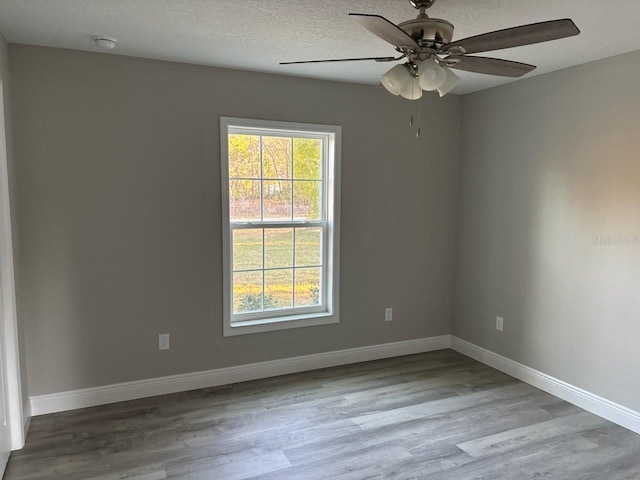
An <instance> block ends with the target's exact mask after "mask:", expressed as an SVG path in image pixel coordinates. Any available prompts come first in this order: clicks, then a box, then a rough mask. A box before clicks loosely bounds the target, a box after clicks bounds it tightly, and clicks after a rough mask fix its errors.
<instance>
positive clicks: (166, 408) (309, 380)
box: [4, 350, 640, 480]
mask: <svg viewBox="0 0 640 480" xmlns="http://www.w3.org/2000/svg"><path fill="white" fill-rule="evenodd" d="M4 478H5V479H6V480H18V479H30V480H35V479H47V480H56V479H64V480H74V479H100V480H107V479H109V480H115V479H137V480H161V479H165V478H180V479H189V480H196V479H207V480H240V479H252V480H258V479H260V480H316V479H332V480H333V479H340V480H364V479H394V480H409V479H442V480H449V479H451V480H471V479H485V480H489V479H490V480H494V479H501V480H503V479H513V480H523V479H530V478H545V479H571V480H621V479H627V480H629V479H640V435H636V434H634V433H632V432H630V431H628V430H625V429H624V428H622V427H618V426H616V425H614V424H612V423H610V422H607V421H605V420H603V419H601V418H599V417H596V416H595V415H592V414H590V413H587V412H585V411H583V410H581V409H579V408H577V407H575V406H573V405H570V404H568V403H566V402H563V401H562V400H559V399H557V398H555V397H553V396H551V395H548V394H546V393H544V392H542V391H540V390H537V389H536V388H533V387H530V386H528V385H526V384H524V383H522V382H519V381H517V380H515V379H513V378H511V377H509V376H507V375H504V374H502V373H500V372H498V371H496V370H494V369H492V368H489V367H487V366H484V365H482V364H480V363H478V362H476V361H474V360H471V359H469V358H467V357H465V356H463V355H460V354H458V353H455V352H453V351H451V350H443V351H439V352H432V353H426V354H420V355H411V356H407V357H400V358H395V359H387V360H379V361H374V362H367V363H361V364H357V365H349V366H344V367H337V368H330V369H325V370H317V371H313V372H306V373H301V374H295V375H288V376H283V377H277V378H271V379H266V380H259V381H253V382H247V383H242V384H236V385H230V386H225V387H218V388H209V389H204V390H196V391H192V392H187V393H180V394H174V395H165V396H161V397H155V398H150V399H143V400H135V401H131V402H123V403H119V404H113V405H107V406H102V407H95V408H88V409H83V410H76V411H73V412H66V413H59V414H54V415H46V416H40V417H36V418H34V419H33V421H32V423H31V428H30V430H29V435H28V437H27V445H26V447H25V448H24V449H23V450H21V451H19V452H14V453H13V454H12V455H11V458H10V461H9V465H8V469H7V472H6V474H5V477H4Z"/></svg>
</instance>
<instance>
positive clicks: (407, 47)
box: [281, 0, 580, 100]
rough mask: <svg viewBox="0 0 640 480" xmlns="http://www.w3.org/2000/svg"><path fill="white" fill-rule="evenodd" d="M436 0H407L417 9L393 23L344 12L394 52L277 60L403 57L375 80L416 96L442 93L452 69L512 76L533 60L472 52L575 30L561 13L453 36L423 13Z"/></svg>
mask: <svg viewBox="0 0 640 480" xmlns="http://www.w3.org/2000/svg"><path fill="white" fill-rule="evenodd" d="M435 2H436V0H409V3H411V5H412V6H413V7H414V8H416V9H418V10H419V11H420V13H419V14H418V16H417V17H416V18H415V19H413V20H408V21H406V22H402V23H399V24H398V25H395V24H394V23H392V22H390V21H389V20H387V19H386V18H384V17H381V16H379V15H370V14H362V13H350V14H349V15H350V16H352V17H353V18H354V19H355V20H356V21H357V22H358V23H359V24H360V25H362V26H363V27H364V28H365V29H367V30H368V31H369V32H371V33H373V34H374V35H376V36H378V37H380V38H381V39H382V40H385V41H386V42H388V43H390V44H391V45H393V46H394V48H395V49H396V51H397V52H398V54H399V56H398V57H366V58H344V59H331V60H311V61H299V62H282V63H281V65H291V64H298V63H323V62H351V61H363V60H373V61H376V62H391V61H397V60H403V59H406V60H405V63H404V64H403V65H396V66H394V67H393V68H391V69H390V70H389V71H387V72H386V73H385V74H384V75H382V78H381V79H380V81H381V83H382V85H383V86H384V87H385V88H386V89H387V90H388V91H389V92H390V93H392V94H393V95H400V96H402V97H404V98H408V99H411V100H418V99H419V98H421V97H422V91H423V90H424V91H436V90H437V91H438V94H439V95H440V96H441V97H443V96H444V95H446V94H447V93H449V92H451V90H453V89H454V88H455V86H456V84H457V83H458V81H459V80H460V77H458V76H457V75H456V74H455V73H454V72H452V71H451V69H456V70H463V71H467V72H474V73H482V74H485V75H498V76H504V77H512V78H517V77H521V76H523V75H526V74H527V73H529V72H531V71H532V70H534V69H535V68H536V67H535V65H528V64H526V63H520V62H514V61H511V60H502V59H499V58H489V57H478V56H474V55H471V54H474V53H482V52H489V51H492V50H502V49H505V48H513V47H520V46H524V45H532V44H535V43H541V42H548V41H551V40H559V39H561V38H567V37H571V36H574V35H578V34H579V33H580V30H579V29H578V27H577V26H576V25H575V23H573V21H572V20H571V19H568V18H565V19H560V20H551V21H548V22H540V23H533V24H530V25H522V26H519V27H512V28H507V29H504V30H497V31H495V32H489V33H485V34H481V35H476V36H473V37H468V38H465V39H462V40H456V41H452V40H453V31H454V26H453V24H451V23H450V22H448V21H446V20H443V19H440V18H431V17H429V16H428V15H427V13H426V11H427V9H429V8H430V7H431V6H433V4H434V3H435ZM398 67H399V68H398ZM416 87H417V88H416Z"/></svg>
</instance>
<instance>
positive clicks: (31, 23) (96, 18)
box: [0, 0, 640, 94]
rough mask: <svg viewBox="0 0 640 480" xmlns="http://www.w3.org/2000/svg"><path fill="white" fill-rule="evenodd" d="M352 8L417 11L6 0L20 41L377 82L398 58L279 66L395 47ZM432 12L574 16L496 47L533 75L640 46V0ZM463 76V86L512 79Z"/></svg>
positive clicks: (1, 6) (479, 0) (461, 31)
mask: <svg viewBox="0 0 640 480" xmlns="http://www.w3.org/2000/svg"><path fill="white" fill-rule="evenodd" d="M349 12H356V13H375V14H378V15H383V16H385V17H386V18H388V19H389V20H391V21H392V22H394V23H399V22H402V21H404V20H408V19H411V18H414V17H415V15H416V13H417V12H416V11H415V10H414V9H413V8H412V7H411V6H410V5H409V2H408V1H407V0H366V1H365V0H322V1H315V2H310V1H306V0H305V1H302V0H262V1H257V0H245V1H241V0H1V1H0V31H2V33H3V34H4V36H5V37H6V38H7V40H8V41H9V42H13V43H25V44H32V45H44V46H51V47H61V48H71V49H78V50H88V51H97V50H98V49H97V48H96V47H95V46H94V44H93V41H92V39H91V37H92V36H94V35H105V36H110V37H115V38H116V39H118V41H119V44H118V46H117V48H116V50H114V51H113V54H120V55H129V56H136V57H145V58H155V59H161V60H172V61H179V62H186V63H194V64H201V65H213V66H222V67H229V68H236V69H243V70H252V71H263V72H272V73H280V74H285V75H298V76H305V77H314V78H324V79H333V80H343V81H350V82H361V83H370V84H375V83H377V82H378V79H379V77H380V75H381V74H382V73H384V72H385V71H386V70H387V69H388V68H389V64H380V63H375V62H356V63H348V64H346V63H341V64H321V65H305V66H300V65H296V66H279V65H278V62H280V61H290V60H311V59H323V58H341V57H359V56H379V55H383V56H386V55H393V54H394V50H393V48H392V47H391V46H389V45H388V44H386V43H385V42H383V41H382V40H380V39H378V38H377V37H374V36H373V35H372V34H370V33H368V32H367V31H365V30H364V29H362V27H360V26H359V25H358V24H356V23H355V22H354V21H353V20H352V19H350V18H349V17H348V16H347V14H348V13H349ZM429 15H430V16H432V17H439V18H444V19H446V20H448V21H450V22H452V23H453V24H454V25H455V27H456V31H455V34H454V40H455V39H460V38H464V37H467V36H471V35H477V34H479V33H484V32H487V31H490V30H497V29H502V28H507V27H511V26H516V25H522V24H526V23H533V22H538V21H544V20H552V19H557V18H566V17H570V18H572V19H573V20H574V21H575V23H576V24H577V25H578V27H579V28H580V29H581V30H582V34H581V35H579V36H577V37H573V38H568V39H564V40H558V41H556V42H550V43H547V44H538V45H533V46H527V47H520V48H515V49H510V50H503V51H499V52H496V53H494V54H490V56H495V57H499V58H506V59H510V60H517V61H521V62H526V63H532V64H534V65H538V69H537V70H535V71H534V72H533V73H531V74H529V75H528V76H531V75H539V74H541V73H545V72H550V71H553V70H558V69H561V68H565V67H568V66H572V65H577V64H581V63H586V62H589V61H593V60H597V59H599V58H603V57H608V56H613V55H617V54H621V53H625V52H629V51H633V50H637V49H640V35H638V33H637V28H638V27H637V20H638V19H639V18H640V0H614V1H608V2H602V1H596V0H522V1H520V0H519V1H514V0H438V1H437V2H436V4H435V6H434V7H432V8H431V9H430V10H429ZM460 76H461V77H462V79H463V81H461V82H460V84H459V85H458V87H457V88H456V90H455V91H454V93H460V94H464V93H469V92H473V91H477V90H481V89H484V88H488V87H492V86H495V85H500V84H502V83H506V82H508V81H513V80H510V79H503V78H500V77H491V76H487V75H480V74H473V73H466V72H462V73H461V75H460ZM524 78H526V77H524Z"/></svg>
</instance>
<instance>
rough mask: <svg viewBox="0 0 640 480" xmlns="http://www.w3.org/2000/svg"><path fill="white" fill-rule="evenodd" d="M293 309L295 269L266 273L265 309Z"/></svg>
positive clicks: (268, 271)
mask: <svg viewBox="0 0 640 480" xmlns="http://www.w3.org/2000/svg"><path fill="white" fill-rule="evenodd" d="M292 307H293V269H286V270H266V271H265V272H264V309H265V310H274V309H276V308H292Z"/></svg>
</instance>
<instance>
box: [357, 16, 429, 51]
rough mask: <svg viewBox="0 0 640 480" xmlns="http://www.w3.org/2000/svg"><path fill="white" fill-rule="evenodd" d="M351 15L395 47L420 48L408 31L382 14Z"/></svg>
mask: <svg viewBox="0 0 640 480" xmlns="http://www.w3.org/2000/svg"><path fill="white" fill-rule="evenodd" d="M349 15H350V16H352V17H354V18H355V20H356V22H358V23H359V24H360V25H362V26H363V27H364V28H366V29H367V30H369V31H370V32H371V33H373V34H374V35H377V36H378V37H380V38H381V39H382V40H384V41H386V42H389V43H390V44H391V45H393V46H394V47H398V48H402V47H405V48H415V49H419V48H420V46H419V45H418V44H417V43H416V41H415V40H414V39H413V38H412V37H411V36H410V35H409V34H408V33H407V32H405V31H404V30H402V29H401V28H400V27H398V26H397V25H395V24H394V23H391V22H390V21H389V20H387V19H386V18H384V17H381V16H380V15H367V14H365V13H350V14H349Z"/></svg>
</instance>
